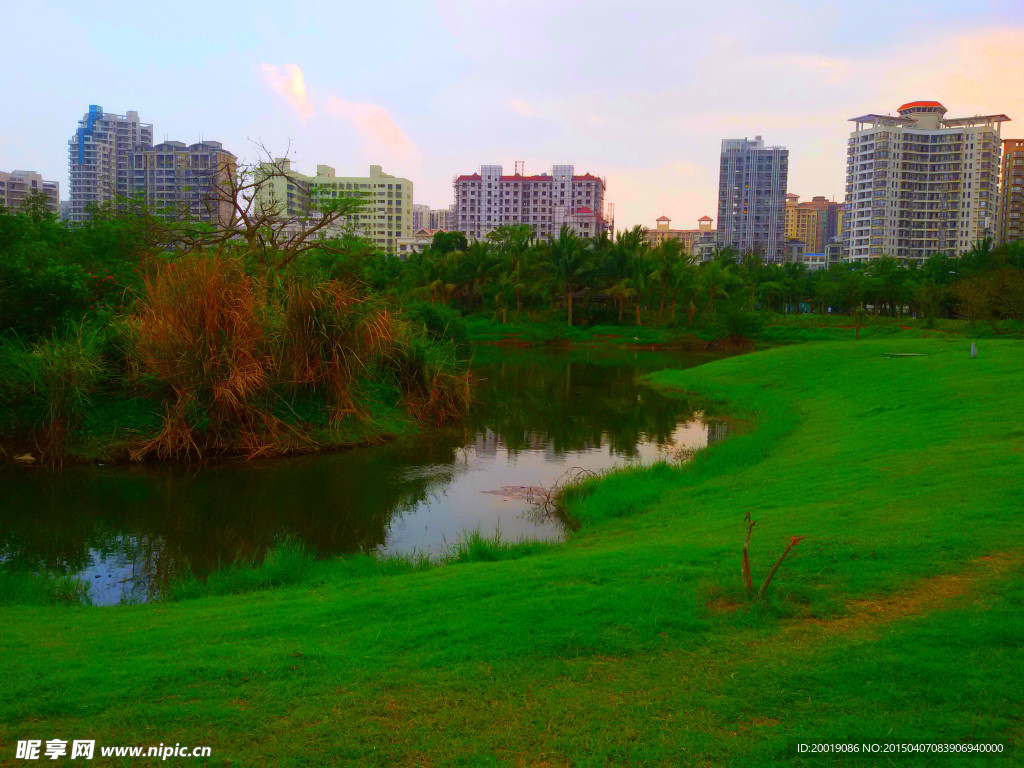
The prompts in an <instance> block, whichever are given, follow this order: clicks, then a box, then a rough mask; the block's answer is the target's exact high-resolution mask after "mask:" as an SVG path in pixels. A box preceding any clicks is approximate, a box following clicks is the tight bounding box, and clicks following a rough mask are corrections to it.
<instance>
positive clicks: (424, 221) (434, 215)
mask: <svg viewBox="0 0 1024 768" xmlns="http://www.w3.org/2000/svg"><path fill="white" fill-rule="evenodd" d="M455 226H456V218H455V206H450V207H448V208H431V207H430V206H429V205H423V204H422V203H413V206H412V231H413V232H419V231H420V230H421V229H445V230H448V231H449V232H450V231H452V230H454V229H455Z"/></svg>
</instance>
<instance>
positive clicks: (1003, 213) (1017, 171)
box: [999, 139, 1024, 243]
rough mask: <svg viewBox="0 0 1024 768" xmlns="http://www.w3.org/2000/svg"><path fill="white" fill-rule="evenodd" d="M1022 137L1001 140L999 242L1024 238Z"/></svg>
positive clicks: (1023, 147)
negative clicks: (1023, 219)
mask: <svg viewBox="0 0 1024 768" xmlns="http://www.w3.org/2000/svg"><path fill="white" fill-rule="evenodd" d="M1022 214H1024V139H1004V140H1003V168H1002V173H1001V174H1000V181H999V242H1000V243H1014V242H1017V241H1018V240H1024V221H1022Z"/></svg>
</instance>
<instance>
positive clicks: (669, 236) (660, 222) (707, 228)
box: [647, 216, 718, 261]
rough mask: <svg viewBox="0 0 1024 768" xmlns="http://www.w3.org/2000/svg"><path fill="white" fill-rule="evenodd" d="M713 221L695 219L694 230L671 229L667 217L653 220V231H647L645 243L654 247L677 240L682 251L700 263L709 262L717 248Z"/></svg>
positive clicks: (708, 217)
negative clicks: (695, 226) (681, 246)
mask: <svg viewBox="0 0 1024 768" xmlns="http://www.w3.org/2000/svg"><path fill="white" fill-rule="evenodd" d="M713 222H714V219H712V218H711V217H710V216H701V217H700V218H699V219H697V228H696V229H672V220H671V219H670V218H669V217H668V216H659V217H658V218H657V219H655V224H654V229H648V230H647V242H648V244H649V245H651V246H652V247H656V246H658V245H660V244H661V243H663V242H665V241H666V240H678V241H679V242H680V243H682V245H683V250H685V251H686V252H687V253H689V254H692V255H693V256H695V257H696V258H697V259H698V260H700V261H710V260H711V258H712V257H713V256H714V253H715V250H716V249H717V247H718V244H717V241H716V239H715V229H714V227H712V226H711V225H712V223H713Z"/></svg>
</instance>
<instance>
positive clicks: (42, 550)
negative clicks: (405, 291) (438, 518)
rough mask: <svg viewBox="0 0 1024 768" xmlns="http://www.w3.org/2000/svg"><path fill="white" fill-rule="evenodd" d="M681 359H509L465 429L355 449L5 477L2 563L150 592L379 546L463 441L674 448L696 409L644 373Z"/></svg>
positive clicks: (488, 368)
mask: <svg viewBox="0 0 1024 768" xmlns="http://www.w3.org/2000/svg"><path fill="white" fill-rule="evenodd" d="M588 358H589V359H588ZM673 364H678V360H677V359H674V358H671V357H665V356H654V355H650V354H647V355H640V356H634V355H630V354H628V353H625V354H624V353H619V354H617V355H614V356H610V357H607V358H601V357H600V356H593V357H590V356H588V355H580V354H577V353H565V354H560V353H554V354H537V353H536V352H530V353H528V354H515V353H510V354H508V355H506V356H504V359H502V360H501V361H500V362H494V363H489V364H487V365H485V366H481V367H480V369H479V374H480V375H481V376H482V378H483V380H482V381H481V384H480V387H479V389H478V392H477V399H478V401H479V402H478V405H477V406H476V407H475V408H474V409H473V411H472V412H471V414H470V415H469V416H468V417H467V418H466V420H465V421H464V422H463V423H461V424H458V425H454V426H449V427H447V428H445V429H443V430H438V431H431V432H429V433H424V434H421V435H419V436H416V437H413V438H409V439H403V440H398V441H395V442H393V443H390V444H386V445H380V446H374V447H369V448H363V449H359V450H356V451H348V452H340V453H330V454H323V455H313V456H303V457H296V458H292V459H282V460H266V461H259V462H251V463H248V462H242V461H237V462H224V463H218V464H214V465H210V466H205V467H199V468H182V467H174V468H168V467H158V468H153V467H138V466H134V467H67V468H64V469H63V470H26V469H15V470H12V469H10V468H7V469H0V474H2V479H0V486H2V487H3V496H4V498H3V504H2V505H0V558H2V559H3V560H4V561H6V562H11V563H16V564H18V565H23V566H27V567H31V568H33V569H38V568H45V569H47V570H50V571H54V572H58V573H65V574H66V573H80V572H82V571H86V570H87V569H89V568H90V567H91V566H93V565H94V556H96V555H98V556H99V557H101V558H109V559H110V560H111V561H117V562H118V563H124V564H125V567H126V571H127V572H128V573H129V575H131V576H132V585H133V586H132V592H133V594H134V595H136V596H138V597H144V592H145V590H146V589H147V585H155V586H157V587H159V585H162V584H165V583H166V582H167V579H168V578H172V577H174V576H176V575H178V574H179V573H181V572H182V571H183V570H184V569H185V568H190V569H191V570H192V572H193V573H195V574H196V575H198V576H203V575H205V574H206V573H208V572H209V571H210V570H212V569H213V568H215V567H217V566H218V565H223V564H228V563H231V562H236V561H259V560H261V559H262V558H263V556H264V554H265V553H266V550H267V548H268V547H270V546H271V545H272V544H273V542H274V540H275V539H276V538H278V537H280V536H288V537H291V538H293V539H295V540H297V541H300V542H302V543H304V544H305V545H306V546H308V547H309V549H310V550H312V551H313V552H316V553H317V554H318V555H320V556H329V555H335V554H340V553H348V552H357V551H363V552H369V551H373V550H375V549H377V548H378V547H380V546H381V545H383V544H384V543H385V539H386V537H387V532H388V527H389V524H391V523H392V522H393V521H394V520H395V516H399V517H400V516H402V515H403V514H404V513H405V512H407V511H408V510H411V509H412V508H413V507H415V506H416V505H417V504H420V503H422V502H424V501H426V500H427V499H428V498H429V497H430V496H431V494H432V493H433V492H434V491H435V490H437V489H439V488H441V487H443V486H445V485H447V484H448V483H449V482H451V479H452V477H453V476H454V474H455V473H456V472H457V471H459V470H458V464H459V457H460V455H461V454H460V452H461V451H463V448H464V446H467V445H474V444H478V447H479V448H481V449H482V450H481V453H483V454H486V453H487V448H488V446H492V447H496V446H497V445H498V444H499V443H503V444H504V445H505V446H507V448H508V449H509V451H510V452H512V453H515V452H516V451H519V450H523V449H526V448H540V447H545V448H547V449H548V450H550V451H552V452H553V453H554V454H555V455H561V454H564V453H566V452H568V451H575V450H581V449H586V448H592V447H597V446H601V445H610V447H611V449H612V450H613V451H614V452H615V453H617V454H619V455H623V456H626V457H633V456H635V455H636V453H637V446H638V444H640V443H641V442H644V441H653V442H657V443H664V442H666V441H668V440H669V439H670V438H671V436H672V435H673V433H674V431H675V429H676V425H677V424H678V423H679V422H680V421H684V420H688V419H689V418H691V414H692V410H691V409H690V408H689V407H688V405H687V404H686V403H685V402H682V401H680V400H677V399H668V398H665V397H663V396H661V395H659V394H658V393H657V392H655V391H654V390H651V389H649V388H646V387H641V386H639V385H638V384H637V378H638V377H639V376H640V375H641V374H643V373H645V372H646V371H649V370H654V369H658V368H664V367H666V366H669V365H673ZM139 590H142V591H143V594H139Z"/></svg>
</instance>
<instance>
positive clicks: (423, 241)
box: [395, 227, 448, 259]
mask: <svg viewBox="0 0 1024 768" xmlns="http://www.w3.org/2000/svg"><path fill="white" fill-rule="evenodd" d="M447 231H448V230H447V229H430V228H428V227H421V228H420V229H418V230H416V231H415V232H413V233H412V236H411V237H400V238H398V247H397V248H396V249H395V253H396V254H397V255H398V258H400V259H405V258H408V257H409V256H410V254H413V253H422V252H423V250H424V249H425V248H426V247H427V246H428V245H430V244H431V243H432V242H434V235H435V234H436V233H438V232H447Z"/></svg>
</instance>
